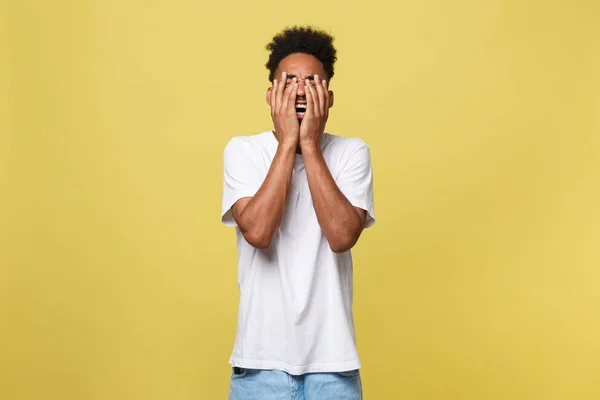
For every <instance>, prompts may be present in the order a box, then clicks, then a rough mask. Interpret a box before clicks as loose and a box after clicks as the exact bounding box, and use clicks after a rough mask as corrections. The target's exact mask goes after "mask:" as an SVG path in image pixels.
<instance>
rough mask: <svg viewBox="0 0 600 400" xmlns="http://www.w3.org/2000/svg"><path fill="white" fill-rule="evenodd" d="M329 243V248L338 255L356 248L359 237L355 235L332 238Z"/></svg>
mask: <svg viewBox="0 0 600 400" xmlns="http://www.w3.org/2000/svg"><path fill="white" fill-rule="evenodd" d="M327 241H328V242H329V248H330V249H331V251H333V252H334V253H336V254H341V253H345V252H347V251H349V250H350V249H352V247H354V245H355V244H356V242H357V241H358V237H356V236H355V235H345V236H341V237H338V238H332V239H328V240H327Z"/></svg>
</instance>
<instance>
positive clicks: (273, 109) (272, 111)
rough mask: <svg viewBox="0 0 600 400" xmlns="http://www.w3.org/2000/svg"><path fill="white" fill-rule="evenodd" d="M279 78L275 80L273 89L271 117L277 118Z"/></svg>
mask: <svg viewBox="0 0 600 400" xmlns="http://www.w3.org/2000/svg"><path fill="white" fill-rule="evenodd" d="M277 86H278V82H277V78H275V79H273V88H272V89H271V117H274V116H275V113H276V111H277Z"/></svg>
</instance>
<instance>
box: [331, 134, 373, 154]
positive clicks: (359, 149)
mask: <svg viewBox="0 0 600 400" xmlns="http://www.w3.org/2000/svg"><path fill="white" fill-rule="evenodd" d="M325 135H326V137H325V146H324V152H327V153H329V154H330V155H331V156H332V157H333V158H336V159H348V158H350V157H352V156H353V155H354V154H357V153H366V154H369V146H368V145H367V143H366V142H365V141H364V140H362V139H360V138H346V137H342V136H338V135H333V134H331V133H326V134H325Z"/></svg>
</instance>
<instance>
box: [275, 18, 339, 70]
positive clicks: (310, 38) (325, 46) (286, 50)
mask: <svg viewBox="0 0 600 400" xmlns="http://www.w3.org/2000/svg"><path fill="white" fill-rule="evenodd" d="M333 40H334V38H333V36H331V35H330V34H328V33H327V32H324V31H322V30H320V29H315V28H313V27H310V26H307V27H298V26H293V27H291V28H286V29H284V30H283V31H282V32H281V33H278V34H277V35H275V37H274V38H273V40H272V41H271V42H270V43H269V44H267V46H266V49H267V50H268V51H270V52H271V54H270V55H269V61H267V64H266V65H265V66H266V67H267V69H268V70H269V81H270V82H273V78H274V76H275V70H276V69H277V66H278V65H279V63H280V62H281V60H283V59H284V58H285V57H287V56H289V55H290V54H293V53H305V54H310V55H312V56H315V57H316V58H317V59H318V60H319V61H321V64H323V69H324V70H325V73H326V74H327V78H328V79H329V80H331V78H333V64H334V63H335V61H336V60H337V57H336V50H335V47H333Z"/></svg>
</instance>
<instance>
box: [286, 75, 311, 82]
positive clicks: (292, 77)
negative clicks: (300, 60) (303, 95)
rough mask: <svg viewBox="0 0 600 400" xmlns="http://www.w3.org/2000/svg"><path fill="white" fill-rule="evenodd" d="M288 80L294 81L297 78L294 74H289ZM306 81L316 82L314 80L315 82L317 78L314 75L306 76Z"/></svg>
mask: <svg viewBox="0 0 600 400" xmlns="http://www.w3.org/2000/svg"><path fill="white" fill-rule="evenodd" d="M287 78H288V79H294V78H296V75H294V74H289V75H288V76H287ZM304 79H308V80H311V81H314V80H315V76H314V75H307V76H305V77H304Z"/></svg>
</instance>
